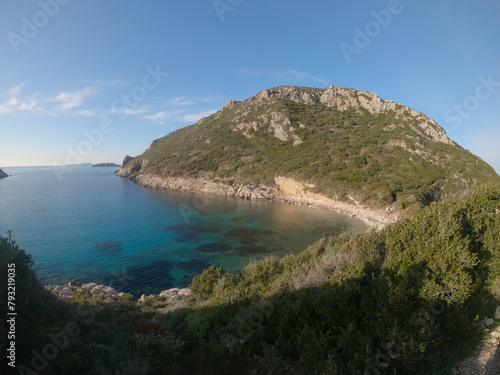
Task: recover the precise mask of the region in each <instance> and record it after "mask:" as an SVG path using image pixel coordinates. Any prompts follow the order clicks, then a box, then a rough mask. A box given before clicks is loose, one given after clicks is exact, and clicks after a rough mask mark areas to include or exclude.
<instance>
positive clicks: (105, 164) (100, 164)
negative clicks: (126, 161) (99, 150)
mask: <svg viewBox="0 0 500 375" xmlns="http://www.w3.org/2000/svg"><path fill="white" fill-rule="evenodd" d="M92 166H93V167H118V168H119V167H121V165H119V164H115V163H98V164H92Z"/></svg>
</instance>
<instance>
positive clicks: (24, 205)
mask: <svg viewBox="0 0 500 375" xmlns="http://www.w3.org/2000/svg"><path fill="white" fill-rule="evenodd" d="M2 170H3V171H5V172H6V173H7V174H9V175H11V176H10V177H8V178H3V179H0V234H1V235H3V236H6V235H7V233H8V232H9V231H11V232H12V237H13V239H14V240H15V241H16V243H17V245H19V247H20V248H22V249H24V250H25V251H26V252H27V253H29V254H31V256H32V257H33V260H34V269H35V270H36V272H37V274H38V277H39V278H40V280H41V282H42V283H44V284H45V285H47V284H63V283H66V282H68V281H70V280H76V281H78V282H82V283H88V282H96V283H99V284H105V285H109V286H112V287H114V288H115V289H116V290H118V291H124V292H128V293H132V294H133V295H134V296H139V295H141V294H143V293H145V294H153V293H158V292H159V291H161V290H164V289H168V288H173V287H179V288H182V287H186V286H188V285H189V284H190V282H191V280H192V278H193V277H194V276H195V275H197V274H199V273H200V272H202V271H203V270H204V269H206V268H207V267H209V266H210V265H216V266H223V267H224V269H225V270H226V271H229V272H234V273H237V272H240V271H241V270H242V269H243V268H244V267H245V266H246V265H247V264H248V263H249V262H251V261H253V260H258V259H262V258H264V257H267V256H270V255H276V256H279V257H281V256H284V255H286V254H294V253H298V252H300V251H302V250H304V249H305V248H307V246H308V245H309V244H311V243H312V242H314V241H316V240H318V239H320V238H321V237H322V236H330V235H338V234H340V233H342V232H354V233H359V232H363V231H366V230H367V227H366V225H365V224H364V223H363V222H361V221H360V220H359V219H356V218H353V217H350V216H347V215H343V214H339V213H336V212H333V211H329V210H320V209H315V208H308V207H303V206H297V205H294V204H287V203H281V202H268V201H259V200H244V199H241V198H235V197H222V196H212V195H204V194H195V193H185V192H173V191H165V190H155V189H149V188H144V187H141V186H138V185H136V184H135V183H134V182H132V181H130V180H128V179H125V178H121V177H117V176H115V174H114V172H115V170H116V168H110V167H91V166H88V165H86V166H73V167H10V168H2Z"/></svg>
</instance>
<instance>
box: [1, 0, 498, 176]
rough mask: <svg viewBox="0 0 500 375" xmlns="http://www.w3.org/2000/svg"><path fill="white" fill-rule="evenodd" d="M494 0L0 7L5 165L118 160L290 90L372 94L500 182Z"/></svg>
mask: <svg viewBox="0 0 500 375" xmlns="http://www.w3.org/2000/svg"><path fill="white" fill-rule="evenodd" d="M499 16H500V1H499V0H480V1H471V0H440V1H436V0H419V1H412V0H382V1H379V0H371V1H367V0H352V1H331V0H316V1H310V2H306V1H304V0H271V1H270V0H251V1H250V0H175V1H174V0H146V1H138V0H135V1H132V0H106V1H103V0H39V1H34V0H1V1H0V74H1V75H0V142H1V144H0V167H8V166H38V165H49V166H50V165H61V164H68V163H69V164H72V163H84V162H90V163H98V162H115V163H121V161H122V160H123V158H124V156H125V155H131V156H135V155H138V154H141V153H142V152H143V151H144V150H145V149H146V148H147V147H148V146H149V145H150V143H151V142H152V141H153V140H154V139H157V138H160V137H162V136H164V135H166V134H168V133H169V132H172V131H174V130H176V129H178V128H181V127H184V126H187V125H190V124H193V123H195V122H196V121H197V120H198V119H200V118H201V117H204V116H207V115H209V114H211V113H213V112H215V111H217V110H218V109H220V108H221V107H222V106H223V105H224V103H225V102H226V101H227V100H245V99H247V98H248V97H250V96H252V95H254V94H256V93H258V92H260V91H262V90H264V89H266V88H271V87H275V86H281V85H293V86H311V87H327V86H330V85H336V86H341V87H350V88H354V89H360V90H366V91H370V92H374V93H376V94H378V95H379V96H380V97H381V98H382V99H387V100H393V101H395V102H397V103H400V104H403V105H406V106H409V107H411V108H414V109H416V110H418V111H421V112H423V113H425V114H426V115H428V116H429V117H431V118H433V119H434V120H436V121H437V122H438V124H440V125H441V126H442V127H443V128H444V129H445V130H446V132H447V133H448V135H449V137H450V138H451V139H453V140H454V141H456V142H457V143H459V144H460V145H461V146H462V147H464V148H466V149H468V150H470V151H471V152H472V153H474V154H476V155H479V156H480V157H481V158H483V159H484V160H485V161H486V162H488V163H489V164H490V165H492V166H493V167H494V168H495V169H496V171H497V172H500V147H499V146H498V143H499V142H498V141H499V139H500V105H498V104H499V103H500V63H499V62H500V44H499V42H498V38H499V36H500V22H498V21H499Z"/></svg>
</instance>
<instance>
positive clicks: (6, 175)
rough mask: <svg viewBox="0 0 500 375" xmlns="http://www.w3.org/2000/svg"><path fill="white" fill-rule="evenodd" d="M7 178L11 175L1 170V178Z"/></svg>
mask: <svg viewBox="0 0 500 375" xmlns="http://www.w3.org/2000/svg"><path fill="white" fill-rule="evenodd" d="M5 177H9V175H8V174H7V173H5V172H4V171H2V170H1V169H0V178H5Z"/></svg>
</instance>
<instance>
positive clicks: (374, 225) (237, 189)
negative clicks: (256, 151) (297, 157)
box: [116, 168, 399, 231]
mask: <svg viewBox="0 0 500 375" xmlns="http://www.w3.org/2000/svg"><path fill="white" fill-rule="evenodd" d="M116 175H117V176H119V177H124V178H128V179H130V180H132V181H134V182H135V183H136V184H137V185H139V186H143V187H147V188H152V189H162V190H171V191H182V192H191V193H200V194H207V195H221V196H233V197H239V198H242V199H257V200H267V201H274V202H283V203H289V204H296V205H299V206H306V207H311V208H318V209H323V210H332V211H335V212H338V213H340V214H344V215H348V216H351V217H353V218H357V219H359V220H361V221H362V222H363V223H365V224H366V225H367V226H368V228H370V229H375V230H377V231H379V230H382V229H383V228H385V227H386V226H387V225H388V224H391V223H394V222H396V221H398V219H399V217H398V215H397V214H396V213H395V212H394V211H393V210H392V209H391V208H390V207H388V208H387V209H386V210H385V212H384V211H383V210H374V209H369V208H367V207H364V206H362V205H360V204H359V203H357V202H356V201H355V200H354V199H353V198H351V200H352V201H353V204H348V203H345V202H340V201H337V200H334V199H331V198H327V197H325V196H323V195H320V194H318V193H313V192H311V191H309V189H310V188H312V187H314V185H311V184H307V183H302V182H300V181H296V180H293V179H291V178H287V177H276V178H275V184H276V186H277V187H267V186H261V187H259V188H251V187H248V186H245V185H235V186H229V185H226V184H223V183H219V182H214V181H211V180H208V179H196V178H185V177H159V176H155V175H149V174H141V173H136V174H133V173H131V171H130V170H127V168H121V169H119V170H118V171H116Z"/></svg>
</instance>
